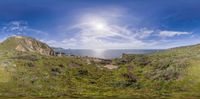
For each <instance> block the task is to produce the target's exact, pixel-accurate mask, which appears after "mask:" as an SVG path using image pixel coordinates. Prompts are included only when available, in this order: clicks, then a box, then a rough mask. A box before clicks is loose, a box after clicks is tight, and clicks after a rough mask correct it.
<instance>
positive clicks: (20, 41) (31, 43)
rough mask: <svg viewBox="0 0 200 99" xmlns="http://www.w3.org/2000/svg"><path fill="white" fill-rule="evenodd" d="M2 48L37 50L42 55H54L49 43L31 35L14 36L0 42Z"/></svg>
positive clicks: (23, 50)
mask: <svg viewBox="0 0 200 99" xmlns="http://www.w3.org/2000/svg"><path fill="white" fill-rule="evenodd" d="M0 50H16V51H21V52H37V53H40V54H42V55H54V51H53V49H52V48H51V47H49V46H48V45H47V44H45V43H42V42H40V41H38V40H35V39H33V38H30V37H23V36H12V37H9V38H8V39H7V40H5V41H4V42H2V43H1V44H0Z"/></svg>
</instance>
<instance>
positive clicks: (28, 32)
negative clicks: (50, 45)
mask: <svg viewBox="0 0 200 99" xmlns="http://www.w3.org/2000/svg"><path fill="white" fill-rule="evenodd" d="M0 30H1V33H2V34H4V35H6V36H11V35H24V36H34V35H48V33H46V32H43V31H40V30H37V29H33V28H30V27H29V25H28V23H27V22H26V21H11V22H8V23H7V24H5V25H4V26H3V27H2V28H1V29H0Z"/></svg>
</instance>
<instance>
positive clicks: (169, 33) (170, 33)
mask: <svg viewBox="0 0 200 99" xmlns="http://www.w3.org/2000/svg"><path fill="white" fill-rule="evenodd" d="M186 34H191V32H180V31H160V32H159V36H160V37H174V36H179V35H186Z"/></svg>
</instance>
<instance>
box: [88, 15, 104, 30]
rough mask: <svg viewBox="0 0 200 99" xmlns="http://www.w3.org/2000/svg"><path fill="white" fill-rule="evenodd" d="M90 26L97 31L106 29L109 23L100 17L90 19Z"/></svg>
mask: <svg viewBox="0 0 200 99" xmlns="http://www.w3.org/2000/svg"><path fill="white" fill-rule="evenodd" d="M88 26H89V27H90V28H91V29H93V30H96V31H103V30H106V29H107V27H108V25H107V22H106V21H105V20H103V19H100V18H95V19H90V20H89V22H88Z"/></svg>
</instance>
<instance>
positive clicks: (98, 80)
mask: <svg viewBox="0 0 200 99" xmlns="http://www.w3.org/2000/svg"><path fill="white" fill-rule="evenodd" d="M11 45H12V44H11ZM199 49H200V46H199V45H196V46H190V47H184V48H176V49H171V50H168V51H165V52H158V53H155V54H149V55H126V56H125V57H123V58H122V59H115V60H113V63H114V64H116V65H118V66H120V67H119V69H116V70H108V69H105V68H103V67H101V64H96V63H93V64H87V63H86V61H85V59H76V58H72V57H54V56H42V55H39V54H35V53H20V52H15V51H6V50H4V49H2V50H1V51H0V55H1V56H0V66H1V67H2V68H1V69H0V94H1V95H5V96H19V95H21V96H42V97H52V96H121V97H126V96H134V97H136V96H137V97H148V96H157V95H162V96H169V95H173V94H175V96H177V97H179V95H180V94H181V95H182V94H185V95H188V96H192V95H193V96H194V95H195V96H199V92H200V80H199V79H200V76H199V72H198V71H199V70H200V67H199V63H200V56H199V55H200V51H199ZM181 95H180V96H181Z"/></svg>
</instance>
